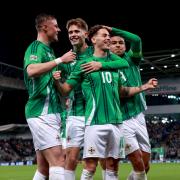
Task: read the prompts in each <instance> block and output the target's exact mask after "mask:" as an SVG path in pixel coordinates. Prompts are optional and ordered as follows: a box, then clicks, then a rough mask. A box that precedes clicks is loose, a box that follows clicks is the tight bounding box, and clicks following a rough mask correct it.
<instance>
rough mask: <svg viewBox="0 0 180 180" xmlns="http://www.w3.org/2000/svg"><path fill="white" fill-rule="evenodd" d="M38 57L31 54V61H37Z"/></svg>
mask: <svg viewBox="0 0 180 180" xmlns="http://www.w3.org/2000/svg"><path fill="white" fill-rule="evenodd" d="M37 59H38V57H37V56H36V55H33V54H32V55H30V60H31V61H37Z"/></svg>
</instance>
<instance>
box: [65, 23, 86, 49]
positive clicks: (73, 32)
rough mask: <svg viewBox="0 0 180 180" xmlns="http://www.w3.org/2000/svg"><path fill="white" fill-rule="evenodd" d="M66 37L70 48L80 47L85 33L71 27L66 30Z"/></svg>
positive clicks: (75, 27)
mask: <svg viewBox="0 0 180 180" xmlns="http://www.w3.org/2000/svg"><path fill="white" fill-rule="evenodd" d="M68 36H69V40H70V42H71V44H72V46H82V45H83V44H84V43H85V39H86V38H87V32H86V31H85V30H84V29H82V28H80V27H79V26H77V25H71V26H69V29H68Z"/></svg>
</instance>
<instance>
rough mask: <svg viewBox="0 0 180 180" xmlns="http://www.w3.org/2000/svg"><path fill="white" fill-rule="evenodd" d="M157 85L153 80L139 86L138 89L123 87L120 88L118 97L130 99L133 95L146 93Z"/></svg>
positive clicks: (155, 80)
mask: <svg viewBox="0 0 180 180" xmlns="http://www.w3.org/2000/svg"><path fill="white" fill-rule="evenodd" d="M157 85H158V81H157V79H155V78H152V79H150V80H149V81H148V82H147V83H145V84H143V85H141V86H139V87H124V86H120V89H119V92H120V97H131V96H134V95H135V94H138V93H141V92H143V91H147V90H149V89H154V88H156V87H157Z"/></svg>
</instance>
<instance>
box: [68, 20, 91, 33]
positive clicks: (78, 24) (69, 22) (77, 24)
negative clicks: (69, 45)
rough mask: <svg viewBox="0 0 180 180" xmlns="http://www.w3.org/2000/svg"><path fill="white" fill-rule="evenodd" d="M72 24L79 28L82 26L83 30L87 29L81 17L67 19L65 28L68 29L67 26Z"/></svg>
mask: <svg viewBox="0 0 180 180" xmlns="http://www.w3.org/2000/svg"><path fill="white" fill-rule="evenodd" d="M72 25H76V26H78V27H79V28H82V29H83V30H85V31H88V25H87V23H86V22H85V21H84V20H83V19H82V18H75V19H70V20H69V21H67V23H66V29H69V27H70V26H72Z"/></svg>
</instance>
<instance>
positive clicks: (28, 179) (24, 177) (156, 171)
mask: <svg viewBox="0 0 180 180" xmlns="http://www.w3.org/2000/svg"><path fill="white" fill-rule="evenodd" d="M35 170H36V166H0V180H32V177H33V174H34V172H35ZM81 171H82V165H81V164H80V165H79V166H78V168H77V171H76V179H77V180H79V179H80V176H81ZM130 171H131V165H130V164H120V168H119V177H120V179H121V180H126V178H127V175H128V174H129V172H130ZM101 177H102V176H101V168H100V167H98V168H97V171H96V174H95V176H94V180H101V179H102V178H101ZM148 180H180V163H159V164H151V169H150V171H149V173H148Z"/></svg>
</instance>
